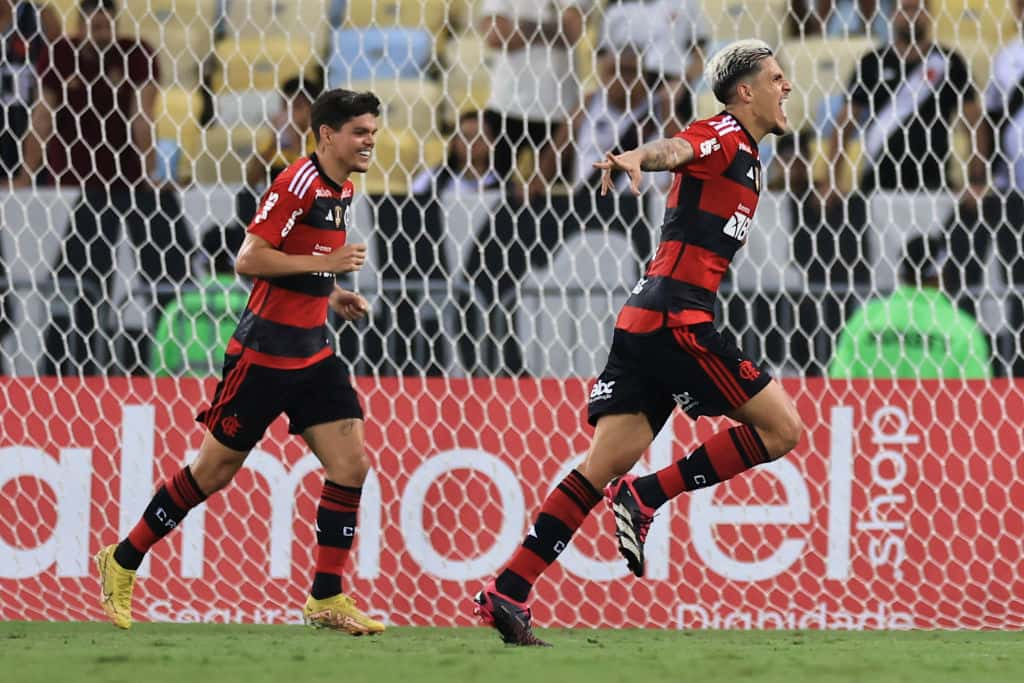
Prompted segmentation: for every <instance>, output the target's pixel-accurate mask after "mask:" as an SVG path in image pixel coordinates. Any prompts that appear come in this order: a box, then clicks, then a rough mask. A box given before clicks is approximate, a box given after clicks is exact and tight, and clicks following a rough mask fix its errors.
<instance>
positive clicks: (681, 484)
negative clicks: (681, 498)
mask: <svg viewBox="0 0 1024 683" xmlns="http://www.w3.org/2000/svg"><path fill="white" fill-rule="evenodd" d="M655 475H656V476H657V477H658V486H660V487H661V490H662V491H663V492H664V494H665V497H666V498H675V497H676V496H678V495H679V494H681V493H683V492H684V491H686V480H685V479H683V473H682V472H680V471H679V466H678V464H677V463H672V464H671V465H669V466H668V467H663V468H661V469H660V470H658V471H657V472H656V473H655Z"/></svg>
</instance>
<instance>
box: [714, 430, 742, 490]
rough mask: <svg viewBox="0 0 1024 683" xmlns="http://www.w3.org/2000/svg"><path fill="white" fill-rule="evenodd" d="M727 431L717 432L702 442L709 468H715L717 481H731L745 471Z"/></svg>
mask: <svg viewBox="0 0 1024 683" xmlns="http://www.w3.org/2000/svg"><path fill="white" fill-rule="evenodd" d="M729 431H730V430H726V431H724V432H719V433H718V434H715V435H714V436H713V437H711V438H710V439H708V440H707V441H705V442H704V449H705V450H706V451H707V453H708V460H710V461H711V466H712V467H713V468H715V474H716V475H718V481H725V480H726V479H731V478H732V477H735V476H736V475H737V474H739V473H740V472H743V471H745V470H746V469H747V465H746V463H744V462H743V458H742V457H741V456H740V452H739V451H738V450H736V444H734V443H733V440H732V435H731V434H729Z"/></svg>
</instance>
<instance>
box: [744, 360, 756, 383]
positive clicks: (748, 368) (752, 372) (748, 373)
mask: <svg viewBox="0 0 1024 683" xmlns="http://www.w3.org/2000/svg"><path fill="white" fill-rule="evenodd" d="M760 376H761V371H760V370H758V369H757V366H755V365H754V364H753V363H751V362H750V361H749V360H745V361H742V362H741V363H740V377H741V378H743V379H745V380H747V381H748V382H752V381H754V380H755V379H757V378H758V377H760Z"/></svg>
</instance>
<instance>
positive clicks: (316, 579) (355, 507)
mask: <svg viewBox="0 0 1024 683" xmlns="http://www.w3.org/2000/svg"><path fill="white" fill-rule="evenodd" d="M362 494H363V489H362V488H356V487H354V486H342V485H341V484H335V483H334V482H333V481H328V480H326V479H325V480H324V488H323V491H322V492H321V493H320V506H319V507H317V509H316V569H315V572H316V573H315V574H314V576H313V587H312V588H311V589H310V591H309V592H310V595H312V596H313V598H314V599H316V600H323V599H324V598H329V597H331V596H334V595H337V594H338V593H340V592H341V572H342V570H343V569H344V568H345V562H346V561H347V560H348V553H349V551H350V550H352V541H354V540H355V538H356V519H357V517H358V514H359V499H360V497H361V496H362Z"/></svg>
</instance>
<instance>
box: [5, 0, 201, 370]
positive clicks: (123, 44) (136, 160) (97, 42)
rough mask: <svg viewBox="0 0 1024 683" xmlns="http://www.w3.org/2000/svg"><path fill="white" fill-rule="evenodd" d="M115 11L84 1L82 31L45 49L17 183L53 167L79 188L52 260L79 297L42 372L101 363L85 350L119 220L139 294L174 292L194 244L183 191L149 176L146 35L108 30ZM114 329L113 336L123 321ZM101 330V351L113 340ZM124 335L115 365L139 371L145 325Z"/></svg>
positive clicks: (150, 89) (150, 100) (103, 295)
mask: <svg viewBox="0 0 1024 683" xmlns="http://www.w3.org/2000/svg"><path fill="white" fill-rule="evenodd" d="M116 13H117V9H116V6H115V2H114V0H82V2H81V3H80V5H79V26H78V31H77V33H76V34H75V35H74V36H73V37H70V38H62V39H61V40H59V41H57V42H56V43H55V44H54V45H53V48H52V51H51V52H50V53H49V54H48V53H47V52H46V51H44V52H43V59H41V62H40V73H41V88H42V90H41V97H40V98H39V99H38V101H37V102H36V105H35V106H34V107H33V109H32V117H31V126H30V132H29V134H28V135H27V136H26V138H25V147H24V159H23V166H22V169H21V171H20V172H19V174H18V175H17V176H16V177H15V180H14V183H15V185H16V186H18V187H25V186H29V185H31V184H32V183H40V182H44V181H45V179H46V176H47V175H49V177H50V178H51V179H52V180H53V181H54V182H56V183H57V184H59V185H61V186H64V187H80V188H81V189H82V196H81V199H80V200H79V202H78V205H77V206H76V207H75V209H74V212H73V215H72V219H71V223H70V226H69V229H68V235H67V239H66V241H65V243H64V248H63V249H62V252H61V255H60V257H59V263H58V264H57V278H58V279H57V285H58V288H64V289H67V290H68V293H66V294H65V296H69V297H70V298H72V299H73V300H74V301H73V306H72V311H71V314H70V316H69V318H70V320H60V319H56V318H55V320H54V322H53V323H52V324H51V327H50V329H49V330H48V331H47V333H46V335H45V338H46V341H45V343H46V350H47V356H48V359H47V361H46V362H45V363H44V365H43V367H42V368H41V372H43V374H49V373H53V372H62V373H70V374H77V373H79V372H81V373H86V374H91V373H95V372H97V371H99V370H100V368H99V367H98V365H97V358H96V356H95V354H94V353H92V350H93V346H94V341H95V342H96V345H97V346H98V343H99V339H100V338H101V337H99V336H98V335H97V334H96V332H97V313H98V312H99V309H100V307H101V305H103V304H106V303H109V301H110V297H111V294H112V293H111V287H112V276H113V274H114V270H115V263H116V257H115V251H116V249H117V246H118V244H119V243H120V242H121V228H122V224H125V225H126V227H127V233H128V237H129V239H130V241H131V243H132V244H133V245H134V246H135V247H136V249H137V257H138V262H139V269H140V270H141V274H142V278H143V284H144V287H145V291H144V292H141V293H143V294H145V295H146V296H148V298H149V299H150V300H151V301H157V302H163V301H166V300H167V299H169V298H170V297H171V296H172V295H173V293H174V291H175V289H176V287H178V286H180V285H181V283H182V282H183V281H184V279H185V277H186V274H187V271H188V267H187V254H188V253H189V252H190V251H191V249H192V240H191V237H190V236H189V234H188V231H187V230H186V226H185V225H184V222H183V218H182V213H181V204H180V201H179V199H178V196H177V195H176V194H175V193H174V192H173V191H172V190H170V189H168V190H165V191H159V192H157V191H156V189H155V188H154V186H153V184H152V183H151V181H150V180H149V175H148V174H149V173H150V172H151V171H152V170H153V166H154V162H155V160H156V154H155V150H156V148H155V146H154V144H153V143H154V134H153V133H154V131H153V127H154V126H153V121H154V120H155V117H154V104H155V101H156V96H157V80H158V77H159V71H158V66H157V61H156V59H155V57H154V53H153V51H152V50H151V49H150V47H149V46H148V45H147V44H146V43H145V42H144V41H142V40H141V39H138V38H117V37H115V34H114V23H115V15H116ZM44 157H45V159H46V164H45V165H44ZM115 327H116V328H118V330H119V332H118V334H120V330H121V329H122V328H124V325H123V324H120V323H119V324H117V325H116V326H115ZM103 338H104V340H105V341H107V343H106V344H104V347H105V348H109V347H112V346H116V345H114V344H110V343H109V339H108V338H106V337H103ZM124 342H125V343H124V344H123V345H122V346H121V353H122V354H123V357H122V358H115V359H114V361H115V368H114V370H115V371H142V370H144V359H145V357H146V356H145V354H144V353H143V352H142V350H141V347H144V346H145V345H146V335H145V331H144V330H142V332H141V334H140V335H139V338H137V339H124ZM95 350H96V351H98V350H99V349H98V348H97V349H95Z"/></svg>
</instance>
